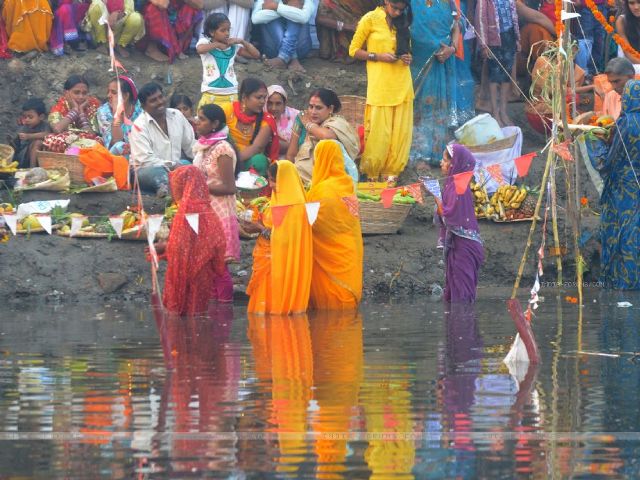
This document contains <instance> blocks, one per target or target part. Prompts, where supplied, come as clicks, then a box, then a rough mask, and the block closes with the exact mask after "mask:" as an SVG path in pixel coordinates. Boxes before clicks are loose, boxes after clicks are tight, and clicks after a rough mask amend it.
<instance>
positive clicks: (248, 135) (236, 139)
mask: <svg viewBox="0 0 640 480" xmlns="http://www.w3.org/2000/svg"><path fill="white" fill-rule="evenodd" d="M222 110H224V116H225V117H226V120H227V127H229V135H230V136H231V138H232V139H233V143H234V144H235V146H236V147H237V148H238V150H239V151H242V150H244V149H245V148H247V147H248V146H249V145H251V139H252V138H253V131H254V130H255V126H252V127H251V128H250V129H249V130H248V131H246V132H243V131H242V130H240V129H239V128H238V117H236V116H235V114H234V113H233V103H227V104H225V105H222ZM263 127H264V128H271V127H269V124H268V123H267V122H266V121H265V120H262V123H260V128H263Z"/></svg>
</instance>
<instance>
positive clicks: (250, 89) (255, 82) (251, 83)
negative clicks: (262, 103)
mask: <svg viewBox="0 0 640 480" xmlns="http://www.w3.org/2000/svg"><path fill="white" fill-rule="evenodd" d="M263 88H264V89H265V90H266V89H267V84H266V83H264V82H263V81H262V80H260V79H259V78H253V77H247V78H245V79H244V80H243V81H242V83H241V84H240V92H239V93H238V98H239V99H240V101H242V99H243V98H246V97H248V96H249V95H251V94H252V93H256V92H257V91H258V90H261V89H263ZM263 117H264V112H263V111H262V110H260V112H258V114H257V115H256V123H255V127H254V129H253V136H252V137H251V143H253V141H254V140H255V139H256V137H257V136H258V132H259V130H260V125H262V118H263Z"/></svg>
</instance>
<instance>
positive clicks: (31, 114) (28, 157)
mask: <svg viewBox="0 0 640 480" xmlns="http://www.w3.org/2000/svg"><path fill="white" fill-rule="evenodd" d="M18 124H19V125H20V128H19V129H18V135H17V137H16V138H15V139H14V140H13V142H12V143H13V147H14V149H15V155H14V160H15V161H17V162H18V163H19V167H18V168H34V167H37V166H38V164H37V160H36V153H37V152H38V150H40V149H41V147H42V140H44V137H46V136H47V134H49V133H51V130H50V128H49V123H48V122H47V108H46V107H45V105H44V102H43V101H42V99H41V98H31V99H29V100H27V101H26V102H24V103H23V104H22V115H20V119H19V120H18Z"/></svg>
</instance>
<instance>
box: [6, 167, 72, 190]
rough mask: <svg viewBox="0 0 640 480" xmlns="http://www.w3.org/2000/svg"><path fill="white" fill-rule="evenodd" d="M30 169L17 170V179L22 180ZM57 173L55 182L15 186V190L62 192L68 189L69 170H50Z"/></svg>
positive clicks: (46, 181) (48, 181)
mask: <svg viewBox="0 0 640 480" xmlns="http://www.w3.org/2000/svg"><path fill="white" fill-rule="evenodd" d="M30 170H31V169H25V170H18V171H17V172H16V178H17V179H20V180H22V179H24V178H25V177H26V176H27V173H29V172H30ZM52 170H55V171H57V172H58V173H59V174H60V178H58V179H57V180H45V181H44V182H40V183H36V184H34V185H20V184H18V185H16V186H15V190H16V191H20V190H46V191H50V192H63V191H65V190H67V189H68V188H69V184H70V178H69V170H67V169H66V168H55V169H52Z"/></svg>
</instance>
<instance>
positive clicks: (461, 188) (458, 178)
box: [453, 170, 473, 195]
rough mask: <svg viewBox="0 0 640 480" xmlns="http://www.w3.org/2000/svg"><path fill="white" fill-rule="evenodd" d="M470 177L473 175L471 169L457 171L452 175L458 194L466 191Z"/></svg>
mask: <svg viewBox="0 0 640 480" xmlns="http://www.w3.org/2000/svg"><path fill="white" fill-rule="evenodd" d="M471 177H473V170H470V171H468V172H462V173H457V174H455V175H454V176H453V184H454V185H455V187H456V193H457V194H458V195H462V194H463V193H464V192H466V191H467V188H468V187H469V182H470V181H471Z"/></svg>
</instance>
